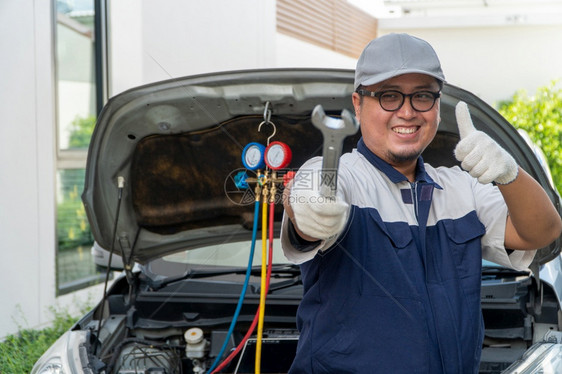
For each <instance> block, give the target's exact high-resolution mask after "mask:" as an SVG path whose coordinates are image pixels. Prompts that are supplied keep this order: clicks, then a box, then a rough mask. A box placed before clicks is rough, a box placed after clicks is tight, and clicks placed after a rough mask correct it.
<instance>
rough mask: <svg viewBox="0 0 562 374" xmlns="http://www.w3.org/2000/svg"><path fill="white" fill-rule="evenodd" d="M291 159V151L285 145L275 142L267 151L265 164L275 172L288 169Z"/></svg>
mask: <svg viewBox="0 0 562 374" xmlns="http://www.w3.org/2000/svg"><path fill="white" fill-rule="evenodd" d="M291 158H292V153H291V149H290V148H289V146H288V145H287V144H285V143H282V142H273V143H271V144H270V145H269V146H267V148H266V149H265V163H266V164H267V166H269V167H270V168H271V169H273V170H279V169H283V168H285V167H287V166H288V165H289V163H290V162H291Z"/></svg>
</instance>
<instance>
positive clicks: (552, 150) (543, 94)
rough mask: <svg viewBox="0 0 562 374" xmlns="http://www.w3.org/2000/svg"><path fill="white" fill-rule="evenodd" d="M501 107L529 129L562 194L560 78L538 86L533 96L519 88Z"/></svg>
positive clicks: (515, 122) (516, 125)
mask: <svg viewBox="0 0 562 374" xmlns="http://www.w3.org/2000/svg"><path fill="white" fill-rule="evenodd" d="M498 111H499V112H500V113H501V115H502V116H504V117H505V118H506V119H507V120H508V121H509V122H510V123H512V124H513V125H514V126H515V127H517V128H520V129H523V130H525V131H527V133H529V136H530V137H531V139H532V140H533V141H534V142H535V143H536V144H537V145H538V146H539V147H540V148H541V149H542V151H543V152H544V154H545V156H546V158H547V161H548V165H549V167H550V171H551V173H552V179H553V180H554V185H555V186H556V188H557V189H558V192H559V193H561V194H562V86H561V85H560V81H552V82H550V84H548V85H547V86H544V87H540V88H538V89H537V91H536V93H535V95H534V96H529V95H528V94H527V92H526V91H524V90H520V91H517V92H516V93H515V94H514V95H513V97H512V98H511V100H508V101H505V102H502V103H501V104H500V105H499V108H498Z"/></svg>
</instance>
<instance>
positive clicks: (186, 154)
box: [82, 69, 562, 264]
mask: <svg viewBox="0 0 562 374" xmlns="http://www.w3.org/2000/svg"><path fill="white" fill-rule="evenodd" d="M353 79H354V72H353V70H333V69H272V70H251V71H234V72H223V73H214V74H205V75H197V76H190V77H183V78H177V79H172V80H168V81H163V82H158V83H154V84H149V85H145V86H141V87H138V88H134V89H131V90H129V91H126V92H124V93H122V94H119V95H117V96H115V97H113V98H111V99H110V100H109V101H108V103H107V104H106V105H105V107H104V108H103V110H102V112H101V114H100V116H99V118H98V121H97V124H96V127H95V130H94V133H93V135H92V139H91V143H90V148H89V153H88V161H87V169H86V180H85V187H84V192H83V195H82V200H83V202H84V205H85V208H86V212H87V215H88V219H89V222H90V225H91V230H92V233H93V236H94V238H95V240H96V241H97V242H98V244H99V245H100V246H101V247H103V248H105V249H108V250H109V249H111V248H114V250H115V253H116V254H119V255H122V256H123V258H124V260H125V261H126V262H128V263H132V262H133V261H134V262H138V263H145V262H147V261H149V260H151V259H153V258H156V257H160V256H162V255H165V254H169V253H172V252H175V251H178V250H183V249H188V248H190V247H192V246H199V245H202V244H204V243H205V241H206V240H209V237H214V238H217V237H220V236H223V237H225V238H230V239H232V237H233V236H236V235H246V234H247V232H248V231H249V230H251V226H252V222H253V201H254V200H253V196H252V194H251V190H250V191H244V190H240V189H238V188H237V187H236V185H235V184H234V176H235V175H236V173H237V172H239V171H241V170H243V166H242V162H241V154H242V150H243V148H244V146H245V145H246V144H248V143H249V142H261V143H262V144H266V142H267V139H268V137H269V136H270V135H272V131H273V130H272V129H271V128H265V127H266V126H264V128H262V129H261V131H260V132H258V126H259V125H260V123H262V122H263V121H264V110H265V107H266V103H269V104H268V108H269V109H271V122H273V123H274V124H275V126H276V132H275V135H274V136H273V138H272V141H274V140H279V141H282V142H285V143H286V144H288V145H289V146H290V147H291V149H292V154H293V157H292V161H291V163H290V165H289V168H291V169H297V168H298V167H299V166H300V165H301V164H302V163H303V162H304V161H306V160H307V159H308V158H310V157H313V156H317V155H321V150H322V135H321V133H320V132H319V131H318V130H317V129H316V128H315V127H314V126H313V125H312V123H311V121H310V115H311V112H312V110H313V108H314V107H315V106H316V105H317V104H321V105H322V106H323V108H324V111H325V112H326V114H328V115H331V116H339V115H340V113H341V111H342V110H343V109H348V110H350V111H351V112H352V113H353V106H352V102H351V94H352V92H353ZM459 100H463V101H465V102H466V103H467V104H468V106H469V108H470V112H471V115H472V117H473V121H474V125H475V126H476V128H478V129H480V130H483V131H485V132H486V133H488V134H489V135H490V136H491V137H492V138H494V139H495V140H496V141H497V142H498V143H499V144H500V145H502V146H503V147H504V148H505V149H507V150H509V152H510V153H511V154H512V155H513V157H514V158H515V159H516V160H517V162H518V163H519V165H521V167H523V168H524V169H525V170H526V171H527V172H529V173H530V174H531V175H532V176H533V177H534V178H535V179H536V180H537V181H538V182H539V183H540V184H541V185H542V186H543V187H544V188H545V189H546V191H547V193H548V195H549V196H550V198H551V200H552V201H553V202H554V203H555V205H556V207H557V209H558V211H559V212H560V211H561V207H560V197H559V196H558V194H557V192H556V190H555V189H554V188H553V187H552V183H551V181H550V179H549V175H548V172H547V171H546V170H545V169H544V168H543V166H542V165H541V160H540V159H539V158H538V157H537V156H536V154H535V152H534V151H533V150H532V148H531V147H530V145H529V144H528V143H527V142H526V140H525V139H524V137H522V136H521V135H520V134H519V133H518V132H517V130H516V129H514V128H513V127H512V126H511V125H510V124H509V123H508V122H507V121H506V120H505V119H504V118H503V117H501V116H500V115H499V114H498V113H497V112H496V111H495V110H494V109H493V108H491V107H490V106H489V105H487V104H486V103H484V102H483V101H482V100H480V99H479V98H477V97H476V96H474V95H473V94H471V93H469V92H467V91H464V90H462V89H459V88H457V87H454V86H451V85H447V84H446V85H445V87H444V89H443V95H442V98H441V119H442V120H441V124H440V127H439V132H438V134H437V136H436V139H435V140H434V141H433V142H432V144H431V145H430V146H429V147H428V148H427V149H426V151H425V152H424V155H423V157H424V160H425V161H426V162H428V163H430V164H432V165H433V166H439V165H445V166H452V165H456V164H458V163H457V161H456V160H455V159H454V156H453V149H454V147H455V145H456V143H457V141H458V129H457V125H456V121H455V114H454V108H455V105H456V104H457V102H458V101H459ZM359 137H360V133H358V134H357V135H355V136H354V137H350V138H348V139H346V142H345V144H344V151H349V150H351V149H352V148H353V147H354V146H355V144H356V142H357V140H358V139H359ZM119 181H122V187H123V188H122V189H120V188H118V187H119ZM281 211H282V209H276V212H277V215H276V220H280V218H281V214H282V212H281ZM561 241H562V240H561V238H559V239H558V240H557V241H556V242H555V243H553V244H552V245H550V246H549V247H547V248H543V249H541V250H540V251H539V253H538V254H537V256H536V257H535V263H536V264H541V263H544V262H547V261H549V260H551V259H552V258H553V257H554V256H556V255H557V254H558V253H559V252H560V245H561Z"/></svg>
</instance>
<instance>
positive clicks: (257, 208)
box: [207, 200, 260, 374]
mask: <svg viewBox="0 0 562 374" xmlns="http://www.w3.org/2000/svg"><path fill="white" fill-rule="evenodd" d="M259 212H260V202H259V201H258V200H256V203H255V208H254V227H253V230H252V247H251V249H250V258H249V259H248V268H247V269H246V279H245V280H244V286H243V287H242V293H240V298H239V299H238V305H237V306H236V311H235V312H234V317H232V322H231V323H230V328H229V329H228V334H227V335H226V338H225V339H224V344H223V345H222V348H221V351H220V353H219V354H218V355H217V358H216V359H215V362H213V365H211V368H210V369H209V371H207V374H210V373H211V372H212V371H213V370H215V368H216V367H217V365H218V364H219V362H220V360H221V358H222V355H223V354H224V351H225V350H226V347H227V346H228V341H229V339H230V336H231V335H232V332H233V331H234V326H235V325H236V321H237V320H238V315H239V314H240V309H242V304H243V302H244V296H245V295H246V289H247V288H248V283H249V282H250V274H251V273H252V265H253V263H254V249H255V248H256V237H257V232H258V222H259V221H258V215H259Z"/></svg>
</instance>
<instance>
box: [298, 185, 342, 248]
mask: <svg viewBox="0 0 562 374" xmlns="http://www.w3.org/2000/svg"><path fill="white" fill-rule="evenodd" d="M289 203H290V204H291V208H292V210H293V215H294V216H293V223H294V224H295V225H296V226H297V228H298V229H299V230H300V231H301V232H302V233H303V234H305V235H308V236H310V237H312V238H315V239H321V240H327V239H331V238H333V237H335V236H337V235H338V234H339V233H340V232H341V231H342V230H343V228H344V226H345V224H346V222H347V216H348V214H349V204H348V203H346V202H345V201H343V200H342V198H341V197H338V196H336V197H335V198H327V197H324V196H322V195H320V193H319V191H318V189H316V188H313V187H312V186H310V185H309V186H303V185H301V184H300V183H299V182H296V183H294V184H293V186H292V187H291V194H290V198H289Z"/></svg>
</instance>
